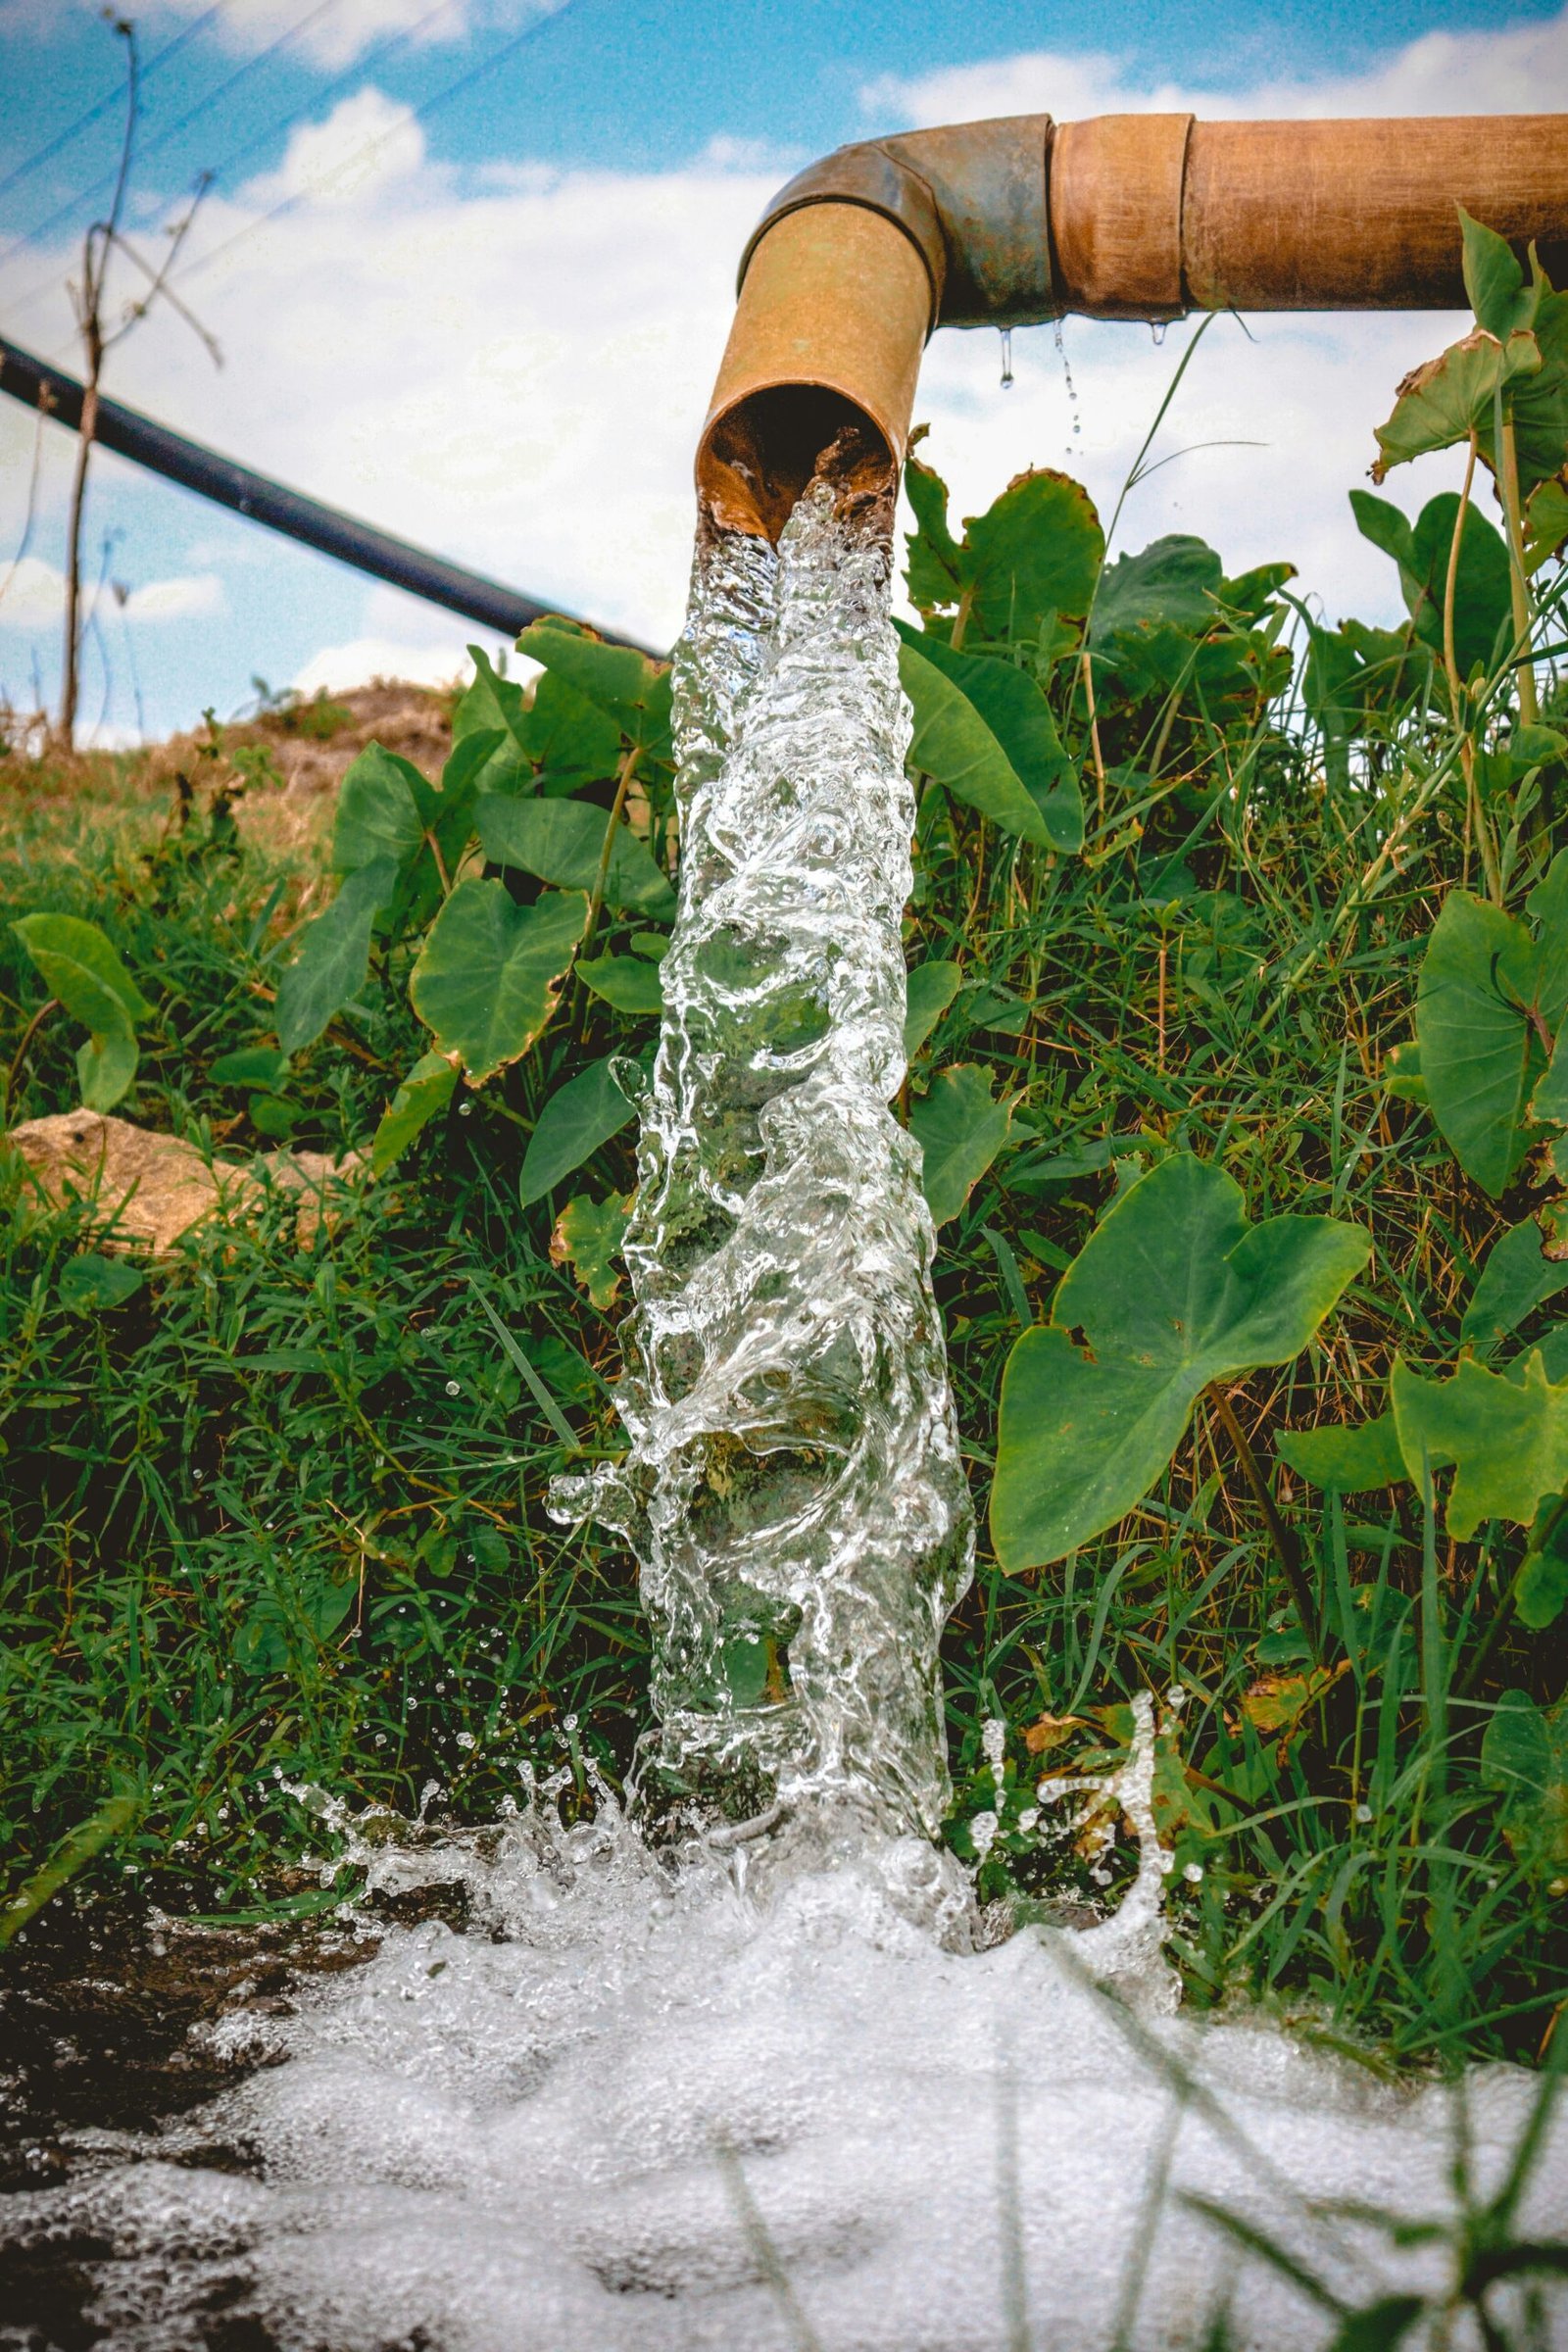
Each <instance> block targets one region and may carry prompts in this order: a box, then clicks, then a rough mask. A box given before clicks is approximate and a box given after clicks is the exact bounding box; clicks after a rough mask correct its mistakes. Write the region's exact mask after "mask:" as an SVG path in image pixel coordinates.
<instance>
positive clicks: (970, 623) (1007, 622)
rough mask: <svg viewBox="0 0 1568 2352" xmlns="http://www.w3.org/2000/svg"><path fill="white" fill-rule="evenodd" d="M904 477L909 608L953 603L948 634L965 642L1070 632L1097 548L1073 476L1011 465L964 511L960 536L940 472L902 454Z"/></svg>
mask: <svg viewBox="0 0 1568 2352" xmlns="http://www.w3.org/2000/svg"><path fill="white" fill-rule="evenodd" d="M905 486H906V489H907V494H908V499H909V504H910V506H911V507H912V508H913V509H914V514H915V519H916V522H917V523H918V525H919V528H918V530H917V531H916V532H915V534H914V535H913V536H912V537H911V538H910V539H909V541H908V543H907V544H908V551H909V564H908V581H909V601H910V603H911V604H912V605H913V606H914V608H915V611H916V612H917V613H926V614H927V615H930V614H933V613H939V612H944V611H948V610H950V609H952V608H954V607H956V609H957V613H956V620H955V627H954V634H955V635H956V636H957V637H959V639H960V641H961V643H962V644H963V645H964V646H965V648H966V649H967V650H968V651H970V652H973V650H974V649H975V647H976V646H977V645H980V644H991V645H1032V644H1034V643H1035V642H1036V641H1037V640H1038V639H1039V638H1040V637H1041V635H1042V630H1043V628H1045V627H1046V626H1047V625H1048V624H1054V636H1055V638H1056V639H1057V640H1058V641H1059V643H1060V644H1061V645H1063V646H1069V647H1070V646H1071V645H1072V644H1073V643H1074V642H1075V641H1076V639H1077V636H1078V633H1079V630H1080V628H1081V626H1082V623H1083V620H1084V617H1085V615H1086V614H1087V613H1088V611H1089V605H1090V600H1091V598H1092V597H1093V595H1094V593H1095V582H1096V580H1097V579H1098V578H1099V576H1100V566H1101V563H1102V561H1103V557H1104V553H1105V539H1104V533H1103V531H1102V529H1101V527H1100V517H1099V515H1097V514H1096V513H1095V509H1094V504H1093V502H1092V500H1091V499H1090V496H1089V493H1088V491H1087V490H1085V489H1084V487H1083V485H1082V483H1081V482H1075V481H1073V480H1072V479H1071V477H1070V476H1069V475H1067V474H1064V473H1054V472H1052V471H1051V470H1049V468H1048V469H1044V470H1041V471H1034V470H1031V471H1029V472H1027V473H1020V474H1017V475H1015V476H1014V478H1013V479H1012V480H1011V481H1010V482H1009V483H1008V484H1007V487H1006V489H1005V490H1004V491H1003V493H1002V496H1001V497H1000V498H999V499H997V500H996V501H995V502H994V503H993V504H992V505H991V506H990V507H989V508H988V509H987V511H986V513H985V514H984V515H971V516H970V517H969V519H968V520H967V522H966V523H965V524H964V534H963V539H962V542H961V543H959V542H958V541H956V540H955V538H954V536H953V533H952V531H951V530H950V528H949V526H948V492H947V485H946V484H945V483H944V481H943V480H942V478H941V476H940V474H937V473H934V472H933V471H932V469H931V467H930V466H927V465H925V464H924V463H923V461H922V460H920V459H919V458H914V457H911V458H910V459H909V461H908V463H907V466H906V468H905Z"/></svg>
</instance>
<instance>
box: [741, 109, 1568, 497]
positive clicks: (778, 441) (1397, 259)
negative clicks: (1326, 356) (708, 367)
mask: <svg viewBox="0 0 1568 2352" xmlns="http://www.w3.org/2000/svg"><path fill="white" fill-rule="evenodd" d="M1460 204H1462V205H1464V207H1465V208H1466V210H1467V211H1468V212H1470V213H1472V214H1474V216H1475V217H1476V218H1477V219H1478V220H1480V221H1485V222H1486V223H1487V224H1488V226H1489V227H1492V228H1495V229H1497V230H1499V231H1500V233H1501V234H1502V235H1503V236H1505V237H1507V238H1509V239H1510V240H1511V241H1512V242H1513V243H1514V244H1515V245H1516V246H1518V247H1521V248H1522V247H1523V246H1524V245H1525V244H1526V243H1527V242H1529V240H1531V239H1532V238H1534V239H1535V240H1536V241H1537V242H1538V244H1539V246H1540V251H1541V258H1542V261H1543V263H1544V266H1545V268H1546V270H1547V272H1548V274H1549V275H1550V276H1551V277H1552V278H1553V280H1554V282H1556V283H1557V284H1562V283H1563V282H1564V280H1565V278H1568V115H1501V116H1481V115H1477V116H1463V115H1461V116H1449V117H1446V118H1441V119H1440V118H1430V117H1423V118H1411V119H1409V120H1397V121H1383V122H1372V121H1349V122H1319V123H1199V122H1195V120H1194V119H1193V117H1192V116H1191V115H1105V116H1102V117H1100V118H1098V119H1097V120H1095V121H1092V122H1088V123H1054V122H1053V120H1052V118H1051V117H1050V116H1049V115H1014V116H1008V117H1005V118H1003V119H1002V120H1000V121H997V122H991V123H956V124H953V125H950V126H949V127H947V128H944V129H939V130H919V131H912V132H910V133H908V134H907V136H904V137H900V138H893V139H879V140H870V141H867V142H865V143H863V144H861V145H858V146H854V147H842V148H840V149H839V151H838V153H837V154H836V155H830V156H828V157H826V158H825V159H824V161H822V162H821V163H817V164H812V165H810V166H809V168H808V169H807V170H806V171H805V172H801V173H800V175H799V177H797V178H796V179H793V180H791V182H790V183H789V185H788V187H786V188H784V189H783V190H781V192H780V193H779V195H777V196H776V197H775V198H774V200H773V202H772V204H771V205H770V206H769V207H768V210H767V212H766V213H765V214H764V216H763V218H762V221H761V223H760V226H759V228H758V230H757V233H756V234H755V236H754V237H753V238H752V241H751V243H750V244H749V245H748V247H747V249H746V254H745V257H744V259H743V261H742V264H741V291H740V307H739V309H738V311H737V313H736V318H735V324H734V328H733V330H732V332H731V335H730V340H729V345H728V348H727V350H726V351H725V354H724V363H723V366H722V368H721V369H720V371H719V379H718V384H717V387H716V389H715V391H714V394H713V401H712V406H711V409H710V411H709V417H708V422H707V425H706V426H705V428H704V432H703V438H702V443H701V446H700V448H699V450H698V457H697V481H698V488H699V491H700V493H701V495H702V497H703V500H704V503H705V506H706V507H707V509H708V511H709V513H710V514H711V515H712V517H713V518H714V519H716V520H717V521H719V522H720V523H724V524H728V525H730V526H731V527H734V528H738V529H743V530H751V531H765V532H767V533H768V534H769V535H776V533H777V531H778V530H779V528H780V527H781V525H782V523H783V522H784V520H785V518H786V516H787V515H788V514H789V512H790V509H791V507H792V506H793V505H794V502H795V499H796V497H797V496H798V495H799V493H800V491H801V489H802V488H803V487H804V485H805V483H806V482H807V480H809V476H810V473H811V470H812V466H813V463H814V461H815V458H816V457H817V455H818V454H819V453H820V452H821V451H822V450H823V449H824V448H825V447H826V446H827V443H828V442H829V441H830V440H831V439H832V438H833V436H834V434H835V433H836V432H837V431H838V430H839V428H840V427H841V426H842V425H844V424H846V423H858V424H860V425H862V426H863V425H864V424H866V423H869V424H870V425H871V426H873V427H874V429H875V434H876V437H877V441H878V443H879V445H880V447H881V449H882V451H883V453H884V469H885V470H886V471H887V472H888V473H889V474H890V475H896V473H897V470H898V468H899V466H901V465H902V463H903V459H904V451H905V446H906V443H907V438H908V427H909V417H910V413H911V409H912V405H913V399H914V385H915V378H916V375H917V373H918V369H919V364H920V353H921V349H922V347H923V345H924V343H925V340H926V338H927V336H928V335H929V334H930V333H931V331H932V330H933V328H935V327H937V326H1025V325H1033V324H1035V323H1036V322H1037V321H1039V320H1041V319H1052V318H1059V317H1060V316H1061V315H1062V314H1063V313H1065V312H1079V313H1082V314H1084V315H1085V316H1087V317H1089V318H1092V319H1178V318H1181V317H1183V316H1184V315H1185V314H1186V313H1187V312H1189V311H1194V310H1201V311H1216V310H1240V311H1331V310H1446V309H1450V308H1457V307H1460V306H1462V305H1463V304H1464V300H1465V296H1464V286H1463V281H1462V278H1461V275H1460V269H1459V222H1458V217H1457V213H1456V209H1455V208H1456V206H1458V205H1460Z"/></svg>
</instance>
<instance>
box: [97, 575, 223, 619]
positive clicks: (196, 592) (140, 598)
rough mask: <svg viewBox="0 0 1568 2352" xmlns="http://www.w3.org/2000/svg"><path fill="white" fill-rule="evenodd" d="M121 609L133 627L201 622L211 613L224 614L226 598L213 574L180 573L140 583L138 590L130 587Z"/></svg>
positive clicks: (219, 581) (217, 578)
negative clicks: (154, 623) (147, 622)
mask: <svg viewBox="0 0 1568 2352" xmlns="http://www.w3.org/2000/svg"><path fill="white" fill-rule="evenodd" d="M117 601H118V599H117ZM122 609H123V613H124V615H125V618H126V619H127V620H128V621H130V622H132V623H133V624H134V623H140V622H143V621H160V620H205V619H208V618H210V617H211V616H212V615H213V614H215V613H226V612H227V611H228V599H227V598H226V597H225V596H224V594H223V583H222V581H221V579H220V578H219V577H218V574H217V573H216V572H212V571H198V572H184V573H181V574H177V575H176V576H175V577H173V578H172V579H167V580H146V581H144V582H143V584H142V585H141V586H140V587H139V588H132V590H131V591H130V594H129V596H128V597H127V598H126V599H125V602H124V605H123V608H122Z"/></svg>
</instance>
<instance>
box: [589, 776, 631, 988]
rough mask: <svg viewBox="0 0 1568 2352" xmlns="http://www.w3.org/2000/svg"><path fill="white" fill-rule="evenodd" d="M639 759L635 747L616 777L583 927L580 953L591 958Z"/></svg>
mask: <svg viewBox="0 0 1568 2352" xmlns="http://www.w3.org/2000/svg"><path fill="white" fill-rule="evenodd" d="M637 760H638V750H637V746H636V745H635V744H633V745H632V747H631V749H630V750H629V751H628V752H627V754H626V757H625V758H624V759H623V760H622V761H621V763H620V767H619V770H618V772H617V774H616V777H615V797H614V799H613V802H612V803H611V806H610V822H609V824H608V825H607V826H606V827H605V846H604V848H603V849H602V850H601V851H600V853H599V872H598V874H597V875H596V876H595V879H594V891H593V897H592V898H591V899H590V900H589V902H588V920H587V922H586V923H585V924H584V926H583V934H582V946H581V947H580V948H579V949H578V950H577V953H578V955H579V956H586V955H587V953H588V951H589V949H590V948H591V947H592V946H593V944H594V933H595V932H596V931H597V930H598V928H599V911H600V908H601V907H603V906H604V903H605V889H606V886H607V884H608V883H609V880H610V860H611V858H612V857H613V855H614V849H615V834H616V831H617V829H618V827H619V824H620V819H621V812H622V810H623V809H625V806H626V795H627V793H628V792H629V791H630V790H631V779H632V775H633V772H634V770H635V769H636V765H637Z"/></svg>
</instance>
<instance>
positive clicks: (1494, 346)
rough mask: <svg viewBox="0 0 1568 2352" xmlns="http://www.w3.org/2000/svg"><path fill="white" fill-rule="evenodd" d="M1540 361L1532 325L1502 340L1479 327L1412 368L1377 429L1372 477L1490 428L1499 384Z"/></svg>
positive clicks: (1517, 377) (1535, 368) (1379, 477)
mask: <svg viewBox="0 0 1568 2352" xmlns="http://www.w3.org/2000/svg"><path fill="white" fill-rule="evenodd" d="M1541 365H1542V354H1541V346H1540V344H1539V343H1538V342H1537V341H1536V338H1535V336H1534V335H1533V334H1531V333H1529V332H1528V331H1527V330H1525V329H1523V328H1520V329H1518V330H1516V331H1515V332H1514V333H1513V334H1511V335H1509V336H1508V338H1507V340H1506V342H1503V341H1499V340H1498V338H1497V337H1496V336H1495V335H1489V334H1488V333H1487V331H1486V329H1485V328H1484V327H1479V326H1478V327H1477V328H1476V330H1475V332H1474V333H1473V334H1469V335H1465V336H1464V337H1463V338H1462V339H1461V340H1460V341H1459V342H1457V343H1450V344H1449V346H1448V348H1447V350H1446V351H1445V352H1443V353H1441V354H1440V355H1439V357H1438V358H1437V359H1435V360H1428V361H1427V362H1426V364H1425V365H1424V366H1423V367H1420V368H1412V369H1411V371H1410V373H1409V374H1408V375H1407V376H1406V377H1405V379H1404V381H1403V382H1402V383H1401V384H1400V386H1399V389H1398V394H1397V398H1396V400H1395V404H1394V413H1393V415H1392V416H1391V417H1389V420H1388V422H1387V423H1386V424H1380V425H1379V426H1378V428H1377V438H1378V449H1379V452H1380V455H1379V458H1378V461H1377V464H1376V465H1375V466H1373V468H1372V479H1373V480H1374V481H1375V482H1381V481H1382V480H1383V478H1384V476H1385V474H1387V473H1388V472H1389V470H1390V468H1391V467H1393V466H1404V465H1407V464H1408V463H1409V461H1410V460H1411V459H1412V458H1421V457H1425V456H1427V454H1428V453H1429V452H1430V451H1432V450H1435V449H1451V448H1452V447H1453V445H1454V443H1455V442H1456V441H1465V440H1467V439H1468V438H1469V436H1470V434H1471V433H1472V432H1476V433H1481V432H1483V431H1490V429H1491V422H1492V405H1493V400H1494V398H1495V394H1496V391H1497V387H1498V385H1499V384H1501V385H1502V386H1503V387H1504V388H1505V389H1507V388H1509V387H1511V386H1515V385H1517V384H1518V382H1519V381H1520V379H1521V378H1522V377H1525V376H1528V375H1532V374H1534V373H1536V372H1538V371H1539V369H1540V368H1541Z"/></svg>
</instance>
